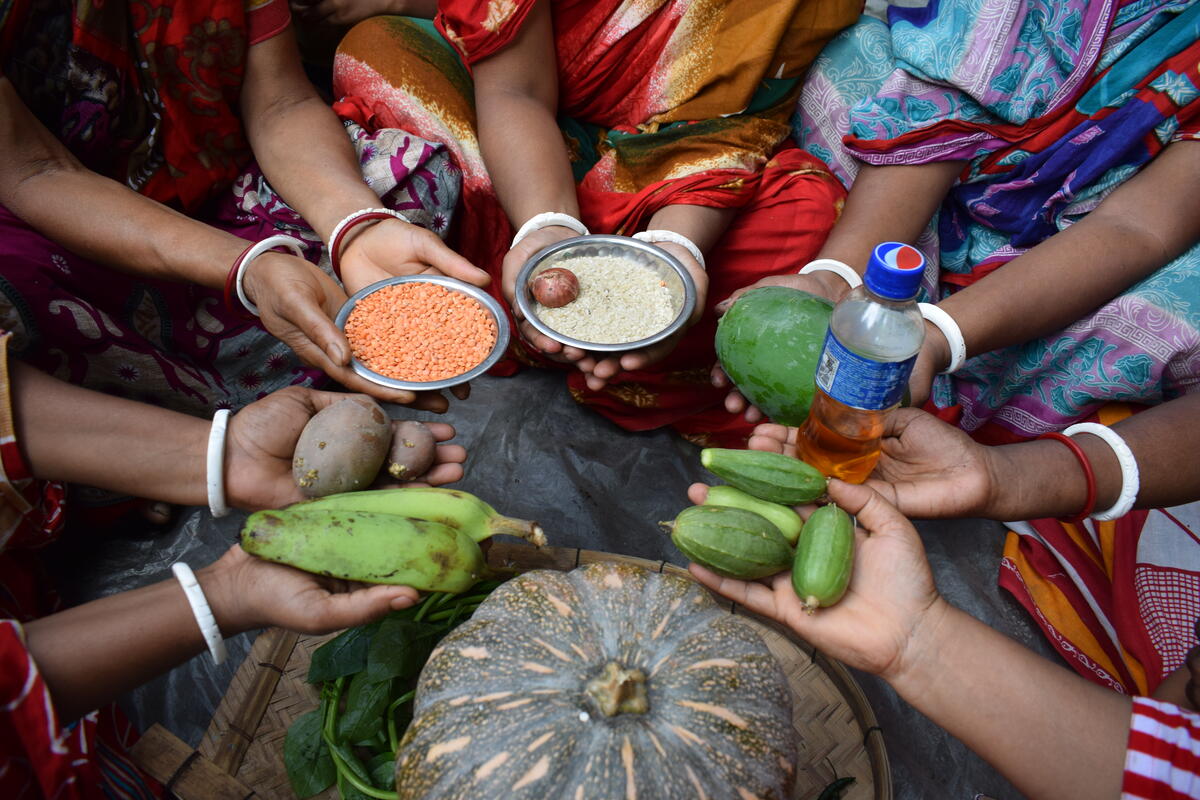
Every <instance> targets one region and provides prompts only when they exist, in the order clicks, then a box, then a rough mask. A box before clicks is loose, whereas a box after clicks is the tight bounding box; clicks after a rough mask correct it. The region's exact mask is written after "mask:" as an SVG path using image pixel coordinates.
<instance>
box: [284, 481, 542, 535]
mask: <svg viewBox="0 0 1200 800" xmlns="http://www.w3.org/2000/svg"><path fill="white" fill-rule="evenodd" d="M292 508H295V509H297V510H300V509H318V508H319V509H326V510H339V511H371V512H376V513H381V514H396V515H398V516H401V517H412V518H413V519H424V520H429V521H431V522H440V523H442V524H443V525H448V526H450V527H451V528H455V529H456V530H459V531H462V532H463V533H465V534H466V535H467V536H469V537H471V538H472V539H474V540H475V541H476V542H482V541H483V540H484V539H487V538H488V537H490V536H495V535H496V534H498V533H502V534H507V535H509V536H518V537H520V538H522V539H525V540H527V541H529V542H530V543H531V544H534V545H537V546H538V547H541V546H542V545H544V544H545V543H546V535H545V533H543V532H542V527H541V526H540V525H538V524H537V523H536V522H532V521H530V520H525V519H516V518H514V517H506V516H504V515H503V514H501V513H499V512H498V511H496V509H494V508H492V507H491V506H490V505H488V504H487V503H485V502H484V501H483V500H480V499H479V498H478V497H476V496H475V495H473V494H470V493H469V492H464V491H461V490H459V489H442V488H438V487H433V486H405V487H402V488H398V489H377V490H375V491H366V492H345V493H343V494H331V495H328V496H326V497H319V498H317V499H315V500H309V501H307V502H305V503H303V504H301V505H296V506H293V507H292Z"/></svg>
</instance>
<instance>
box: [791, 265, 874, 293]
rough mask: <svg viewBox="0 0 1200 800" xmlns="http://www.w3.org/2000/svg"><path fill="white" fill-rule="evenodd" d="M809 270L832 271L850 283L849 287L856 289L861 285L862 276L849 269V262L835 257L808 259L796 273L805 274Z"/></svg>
mask: <svg viewBox="0 0 1200 800" xmlns="http://www.w3.org/2000/svg"><path fill="white" fill-rule="evenodd" d="M810 272H832V273H834V274H836V275H840V276H841V277H842V280H844V281H846V283H848V284H850V288H851V289H857V288H858V287H860V286H862V276H861V275H859V274H858V273H857V272H855V271H854V270H853V269H851V267H850V265H849V264H843V263H842V262H841V261H838V260H837V259H836V258H818V259H817V260H816V261H810V262H808V263H807V264H805V265H804V266H803V267H801V268H800V271H799V272H797V273H796V274H797V275H807V274H809V273H810Z"/></svg>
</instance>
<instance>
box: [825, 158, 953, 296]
mask: <svg viewBox="0 0 1200 800" xmlns="http://www.w3.org/2000/svg"><path fill="white" fill-rule="evenodd" d="M965 163H966V162H964V161H938V162H934V163H930V164H920V165H916V166H892V167H875V166H871V165H870V164H863V165H862V167H861V168H860V169H859V171H858V176H857V177H856V178H855V180H854V185H853V186H851V187H850V193H849V195H848V196H847V197H846V206H845V208H844V209H843V211H842V215H841V216H840V217H839V218H838V221H837V224H836V225H834V226H833V230H832V231H830V232H829V238H828V239H826V240H825V245H824V246H823V247H822V248H821V252H820V253H819V257H820V258H836V259H837V260H839V261H842V262H845V263H846V264H849V265H850V266H851V267H853V268H854V269H855V270H857V271H858V272H859V273H862V272H865V271H866V268H867V259H869V258H870V256H871V251H872V250H873V249H874V248H875V245H877V244H879V243H880V242H906V243H909V244H911V243H913V242H916V240H917V237H919V236H920V235H921V233H922V231H924V230H925V226H926V225H928V224H929V220H930V219H931V218H932V217H933V215H934V212H936V211H937V209H938V207H939V206H940V205H941V203H942V200H943V198H945V196H946V192H948V191H950V187H951V186H953V185H954V181H955V180H956V179H957V178H958V176H959V174H960V173H961V172H962V168H963V165H964V164H965Z"/></svg>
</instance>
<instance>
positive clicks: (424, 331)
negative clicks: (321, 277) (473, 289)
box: [346, 281, 496, 382]
mask: <svg viewBox="0 0 1200 800" xmlns="http://www.w3.org/2000/svg"><path fill="white" fill-rule="evenodd" d="M346 338H347V339H349V340H350V349H351V351H352V352H353V353H354V357H355V358H357V359H358V360H359V361H361V362H362V363H363V364H364V365H365V366H366V367H367V368H368V369H371V370H373V371H374V372H378V373H379V374H380V375H385V376H387V377H389V378H394V379H396V380H401V381H423V382H424V381H440V380H443V379H445V378H453V377H455V376H456V375H462V374H463V373H464V372H467V371H468V370H470V369H472V368H473V367H475V366H478V364H479V363H480V362H482V361H483V360H484V359H485V358H487V355H488V353H490V352H491V351H492V347H493V346H495V344H496V323H495V321H494V320H493V319H492V317H491V315H490V314H488V312H487V309H485V308H484V307H483V305H482V304H480V303H479V301H478V300H476V299H475V298H473V297H470V296H468V295H466V294H463V293H462V292H456V291H453V290H451V289H447V288H446V287H444V286H440V285H438V284H436V283H421V282H417V281H413V282H410V283H395V284H392V285H391V286H384V287H383V288H382V289H379V290H378V291H375V292H371V293H370V294H369V295H367V296H366V297H364V298H362V299H361V300H359V301H358V303H357V304H356V305H355V306H354V310H353V311H351V312H350V316H349V317H348V318H347V319H346Z"/></svg>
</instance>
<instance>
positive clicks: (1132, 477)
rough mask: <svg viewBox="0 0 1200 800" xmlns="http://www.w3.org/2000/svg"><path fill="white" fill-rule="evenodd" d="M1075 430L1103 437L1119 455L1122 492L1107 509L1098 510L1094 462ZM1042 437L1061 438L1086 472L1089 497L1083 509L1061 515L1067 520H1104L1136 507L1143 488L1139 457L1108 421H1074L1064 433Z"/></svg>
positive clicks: (1084, 472)
mask: <svg viewBox="0 0 1200 800" xmlns="http://www.w3.org/2000/svg"><path fill="white" fill-rule="evenodd" d="M1076 433H1090V434H1093V435H1095V436H1098V437H1099V438H1101V439H1103V440H1104V441H1105V442H1106V443H1107V444H1108V446H1109V447H1111V448H1112V450H1113V453H1114V454H1115V455H1116V457H1117V461H1118V462H1119V463H1120V465H1121V492H1120V494H1119V495H1118V496H1117V501H1116V502H1115V503H1113V505H1112V507H1111V508H1109V509H1107V510H1105V511H1096V510H1095V507H1096V473H1095V471H1094V470H1093V469H1092V464H1091V462H1090V461H1089V460H1088V457H1087V454H1086V453H1084V452H1083V448H1082V447H1080V446H1079V445H1078V444H1077V443H1076V442H1075V441H1074V440H1073V439H1072V438H1071V437H1072V436H1073V435H1074V434H1076ZM1037 438H1039V439H1053V440H1055V441H1056V442H1062V443H1063V444H1065V445H1066V446H1067V447H1069V448H1070V449H1071V452H1072V453H1074V455H1075V458H1077V459H1078V460H1079V465H1080V466H1081V467H1083V475H1084V477H1085V478H1086V479H1087V499H1086V500H1085V501H1084V504H1083V510H1081V511H1080V512H1079V513H1078V514H1076V515H1075V516H1073V517H1070V518H1066V519H1064V518H1062V517H1060V518H1059V519H1060V520H1061V521H1062V522H1067V523H1079V522H1082V521H1083V520H1084V519H1086V518H1087V517H1089V516H1090V517H1091V518H1092V519H1094V520H1097V521H1100V522H1105V521H1108V520H1114V519H1118V518H1120V517H1123V516H1125V515H1126V514H1128V513H1129V511H1130V509H1132V508H1133V503H1134V501H1135V500H1137V495H1138V492H1139V491H1140V490H1141V479H1140V477H1139V474H1138V466H1137V459H1135V458H1134V456H1133V451H1132V450H1130V449H1129V445H1127V444H1125V440H1124V439H1122V438H1121V436H1120V435H1119V434H1118V433H1117V432H1116V431H1114V430H1113V429H1112V428H1109V427H1108V426H1106V425H1099V424H1097V423H1095V422H1080V423H1078V424H1076V425H1072V426H1071V427H1069V428H1067V429H1066V430H1065V431H1063V432H1062V433H1043V434H1042V435H1041V436H1039V437H1037Z"/></svg>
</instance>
